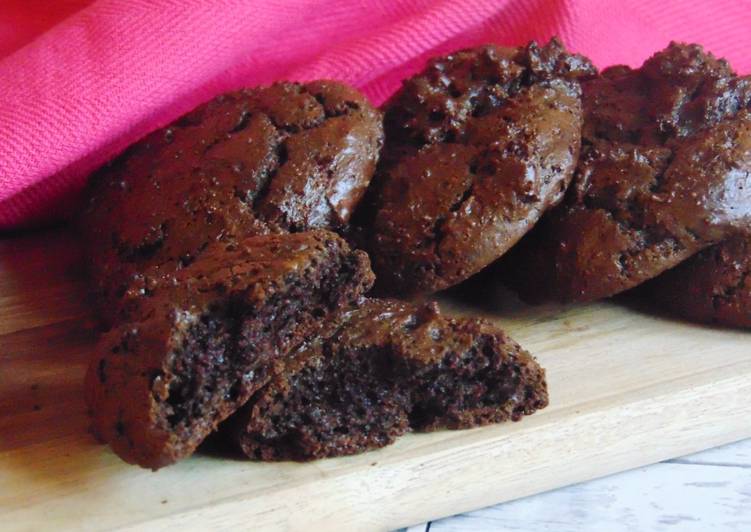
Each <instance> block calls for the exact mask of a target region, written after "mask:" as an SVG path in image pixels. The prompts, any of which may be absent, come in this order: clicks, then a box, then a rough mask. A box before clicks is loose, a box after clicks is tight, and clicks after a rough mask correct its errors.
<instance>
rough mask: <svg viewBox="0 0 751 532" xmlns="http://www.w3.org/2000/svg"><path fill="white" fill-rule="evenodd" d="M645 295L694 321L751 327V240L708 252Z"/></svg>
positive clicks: (667, 274)
mask: <svg viewBox="0 0 751 532" xmlns="http://www.w3.org/2000/svg"><path fill="white" fill-rule="evenodd" d="M643 291H644V293H645V294H646V295H647V296H648V297H651V298H652V299H653V300H655V301H657V302H658V303H659V304H660V305H661V306H662V307H664V308H666V309H669V310H670V311H671V312H674V313H676V314H678V315H679V316H684V317H686V318H688V319H691V320H696V321H701V322H706V323H718V324H721V325H730V326H732V327H751V237H749V236H737V237H735V238H731V239H729V240H726V241H725V242H723V243H721V244H717V245H716V246H713V247H711V248H708V249H705V250H704V251H702V252H701V253H699V254H697V255H695V256H694V257H691V258H690V259H689V260H687V261H685V262H683V263H681V264H680V265H679V266H677V267H676V268H674V269H672V270H669V271H667V272H665V273H663V274H662V275H660V276H659V277H657V278H656V279H654V280H653V281H651V282H649V283H648V284H646V285H644V290H643Z"/></svg>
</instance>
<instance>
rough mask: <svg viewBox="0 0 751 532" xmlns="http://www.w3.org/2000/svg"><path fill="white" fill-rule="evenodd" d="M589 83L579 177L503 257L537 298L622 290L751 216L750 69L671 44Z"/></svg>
mask: <svg viewBox="0 0 751 532" xmlns="http://www.w3.org/2000/svg"><path fill="white" fill-rule="evenodd" d="M582 90H583V104H584V130H583V140H582V153H581V157H580V160H579V164H578V167H577V171H576V174H575V177H574V180H573V182H572V185H571V188H570V189H569V192H568V193H567V196H566V198H565V200H564V201H563V203H562V204H561V205H560V206H559V207H557V208H556V209H554V210H553V211H551V212H550V213H549V214H548V215H546V216H545V217H544V218H543V220H542V221H541V223H540V224H539V226H538V227H537V228H535V230H534V231H533V232H532V233H531V234H530V235H528V237H527V238H525V239H524V240H523V241H522V242H521V243H520V245H519V246H518V247H517V248H516V249H515V250H513V251H512V253H511V254H509V256H507V257H506V258H505V259H504V265H503V267H504V268H505V269H506V271H507V274H508V278H509V279H510V283H509V284H510V285H511V286H512V287H513V288H516V289H517V290H518V291H519V292H520V295H521V296H522V298H523V299H526V300H528V301H532V302H536V301H541V300H545V299H557V300H561V301H588V300H594V299H599V298H603V297H608V296H612V295H614V294H617V293H619V292H622V291H624V290H627V289H629V288H633V287H635V286H637V285H639V284H641V283H642V282H644V281H646V280H648V279H651V278H653V277H655V276H657V275H659V274H660V273H662V272H664V271H666V270H668V269H670V268H672V267H674V266H676V265H677V264H678V263H680V262H681V261H683V260H685V259H687V258H688V257H690V256H692V255H693V254H695V253H697V252H698V251H700V250H702V249H704V248H706V247H708V246H710V245H712V244H715V243H717V242H720V241H722V240H724V239H725V238H726V237H727V236H728V235H729V234H732V233H733V232H734V231H736V230H738V229H743V228H744V227H748V226H749V224H751V196H749V193H748V191H749V190H751V113H749V110H748V108H749V105H751V79H748V78H742V77H737V76H736V75H735V73H734V72H733V71H732V70H731V68H730V67H729V65H728V64H727V63H726V62H725V61H723V60H718V59H715V58H714V57H713V56H711V55H710V54H707V53H705V52H704V51H703V50H702V48H701V47H699V46H697V45H684V44H677V43H672V44H671V45H670V46H669V47H668V48H666V49H665V50H662V51H660V52H658V53H657V54H655V55H654V56H652V57H651V58H650V59H648V60H647V61H646V62H645V63H644V65H643V66H642V67H641V68H639V69H635V70H634V69H630V68H628V67H623V66H616V67H611V68H608V69H606V70H604V71H603V72H602V74H601V75H600V76H598V77H597V78H595V79H591V80H588V81H585V82H583V83H582Z"/></svg>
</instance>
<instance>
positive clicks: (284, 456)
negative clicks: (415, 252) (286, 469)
mask: <svg viewBox="0 0 751 532" xmlns="http://www.w3.org/2000/svg"><path fill="white" fill-rule="evenodd" d="M291 360H292V361H291V362H290V363H289V364H288V366H287V367H286V368H285V370H284V371H283V372H281V373H280V374H278V375H277V376H275V377H274V378H273V379H272V380H271V381H270V382H269V384H267V385H266V386H265V387H264V388H262V389H261V390H260V391H259V392H258V393H257V394H256V395H254V396H253V398H252V399H251V400H250V401H249V403H248V404H247V405H246V406H245V407H243V409H241V410H240V411H239V412H238V414H236V415H235V416H234V417H233V418H232V419H231V420H229V421H228V428H227V430H228V432H229V433H230V434H233V435H234V437H235V438H236V440H237V441H238V443H239V445H240V447H241V448H242V450H243V451H244V452H245V453H246V454H247V456H249V457H250V458H254V459H260V460H311V459H315V458H323V457H330V456H341V455H347V454H354V453H358V452H363V451H366V450H368V449H374V448H377V447H383V446H384V445H388V444H389V443H392V442H393V441H394V439H395V438H397V437H398V436H400V435H402V434H404V433H405V432H407V431H410V430H416V431H426V430H436V429H442V428H451V429H462V428H469V427H474V426H479V425H485V424H488V423H498V422H502V421H507V420H513V421H517V420H519V419H520V418H521V417H522V416H524V415H528V414H532V413H533V412H535V411H536V410H538V409H540V408H544V407H545V406H546V405H547V404H548V393H547V385H546V382H545V371H544V370H543V369H542V368H540V366H539V365H538V364H537V362H536V361H535V360H534V358H533V357H532V356H531V355H530V354H529V353H527V352H526V351H524V350H523V349H522V348H521V347H519V345H518V344H516V343H515V342H514V341H513V340H511V339H510V338H509V337H508V336H506V335H505V334H504V333H503V332H502V331H500V330H498V329H497V328H495V327H493V326H492V325H491V324H489V323H487V322H485V321H483V320H479V319H472V318H457V319H451V318H446V317H444V316H442V315H441V314H440V312H439V310H438V307H437V305H436V304H435V303H433V304H430V305H424V306H415V305H412V304H410V303H404V302H400V301H393V300H378V299H370V300H366V301H365V302H363V303H362V304H361V305H360V307H359V308H357V309H354V310H348V311H346V312H345V313H343V314H342V315H340V316H339V317H338V319H332V320H331V323H330V324H329V325H328V330H327V331H324V332H323V333H322V334H321V336H320V337H319V338H317V339H315V340H312V341H310V342H308V343H306V344H304V345H303V346H302V347H301V348H300V349H299V350H298V351H297V354H296V355H295V356H294V358H292V359H291Z"/></svg>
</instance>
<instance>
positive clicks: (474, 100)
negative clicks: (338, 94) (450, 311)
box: [358, 40, 595, 295]
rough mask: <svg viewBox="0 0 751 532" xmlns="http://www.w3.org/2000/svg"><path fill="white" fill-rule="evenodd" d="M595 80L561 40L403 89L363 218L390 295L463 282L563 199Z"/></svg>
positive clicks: (388, 109)
mask: <svg viewBox="0 0 751 532" xmlns="http://www.w3.org/2000/svg"><path fill="white" fill-rule="evenodd" d="M594 73H595V71H594V68H593V67H592V65H591V64H590V63H589V61H587V60H586V59H584V58H582V57H580V56H577V55H572V54H569V53H567V52H566V51H565V50H564V49H563V47H562V46H561V44H560V43H559V42H557V41H555V40H553V41H551V42H550V43H548V44H547V45H546V46H544V47H542V48H540V47H539V46H537V44H535V43H531V44H530V45H528V46H526V47H524V48H502V47H498V46H484V47H481V48H476V49H471V50H464V51H460V52H457V53H454V54H451V55H448V56H446V57H439V58H436V59H433V60H431V61H430V62H429V63H428V66H427V67H426V68H425V70H423V71H422V72H420V73H419V74H418V75H416V76H414V77H412V78H410V79H408V80H407V81H405V82H404V85H403V87H402V89H401V90H400V91H398V92H397V93H396V94H395V95H394V96H393V97H392V98H391V99H390V100H389V101H388V102H387V103H386V104H385V106H384V129H385V131H386V143H385V146H384V150H383V154H382V162H381V164H380V166H379V169H378V171H377V176H376V178H375V179H374V183H373V186H372V187H371V190H370V191H369V192H368V195H367V199H366V201H365V202H364V205H363V211H362V219H363V220H364V221H365V222H364V223H365V224H366V225H368V229H369V231H368V232H369V236H368V244H367V247H368V249H369V251H370V254H371V258H372V260H373V264H374V269H375V271H376V276H377V282H376V288H377V289H378V290H379V291H380V292H381V293H391V294H398V295H406V294H415V293H427V292H433V291H436V290H440V289H443V288H447V287H449V286H452V285H454V284H457V283H459V282H461V281H462V280H464V279H466V278H467V277H469V276H471V275H472V274H474V273H476V272H478V271H479V270H481V269H482V268H484V267H485V266H487V265H488V264H490V263H491V262H493V261H494V260H496V259H497V258H498V257H500V256H501V255H502V254H503V253H504V252H505V251H506V250H507V249H508V248H510V247H511V246H512V245H513V244H514V243H515V242H516V241H517V240H518V239H519V238H521V236H522V235H524V233H525V232H527V231H528V230H529V229H530V228H531V227H532V226H533V225H534V224H535V222H536V221H537V220H538V218H539V217H540V216H541V215H542V213H543V212H544V211H545V210H546V209H548V208H549V207H550V206H552V205H555V204H556V203H557V202H558V201H560V200H561V198H562V197H563V193H564V191H565V190H566V187H567V185H568V183H569V180H570V178H571V176H572V173H573V170H574V167H575V164H576V160H577V158H578V155H579V143H580V135H581V120H582V117H581V103H580V88H579V81H578V80H579V79H580V78H583V77H588V76H592V75H594ZM358 216H360V213H358Z"/></svg>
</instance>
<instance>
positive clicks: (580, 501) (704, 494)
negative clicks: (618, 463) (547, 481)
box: [407, 440, 751, 532]
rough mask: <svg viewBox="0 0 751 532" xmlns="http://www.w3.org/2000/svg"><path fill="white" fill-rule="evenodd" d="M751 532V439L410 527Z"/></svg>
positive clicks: (417, 531) (414, 531)
mask: <svg viewBox="0 0 751 532" xmlns="http://www.w3.org/2000/svg"><path fill="white" fill-rule="evenodd" d="M428 530H430V532H477V531H481V530H482V531H484V530H492V531H498V532H501V531H525V532H538V531H555V532H569V531H570V532H589V531H591V532H601V531H608V532H621V531H623V532H626V531H629V532H631V531H638V532H645V531H658V532H661V531H671V532H673V531H680V532H694V531H696V532H707V531H713V532H715V531H730V532H748V531H751V440H745V441H742V442H738V443H734V444H730V445H725V446H723V447H718V448H716V449H710V450H708V451H704V452H701V453H698V454H694V455H691V456H686V457H683V458H677V459H674V460H669V461H667V462H663V463H660V464H655V465H651V466H648V467H643V468H639V469H635V470H633V471H626V472H624V473H619V474H617V475H612V476H610V477H606V478H601V479H597V480H593V481H590V482H586V483H583V484H577V485H574V486H568V487H566V488H562V489H559V490H555V491H551V492H547V493H541V494H539V495H535V496H532V497H527V498H525V499H519V500H516V501H511V502H507V503H504V504H499V505H497V506H492V507H490V508H484V509H482V510H477V511H474V512H470V513H466V514H461V515H457V516H454V517H449V518H446V519H440V520H438V521H432V522H430V523H425V524H422V525H418V526H414V527H410V528H409V529H407V531H408V532H427V531H428Z"/></svg>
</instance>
